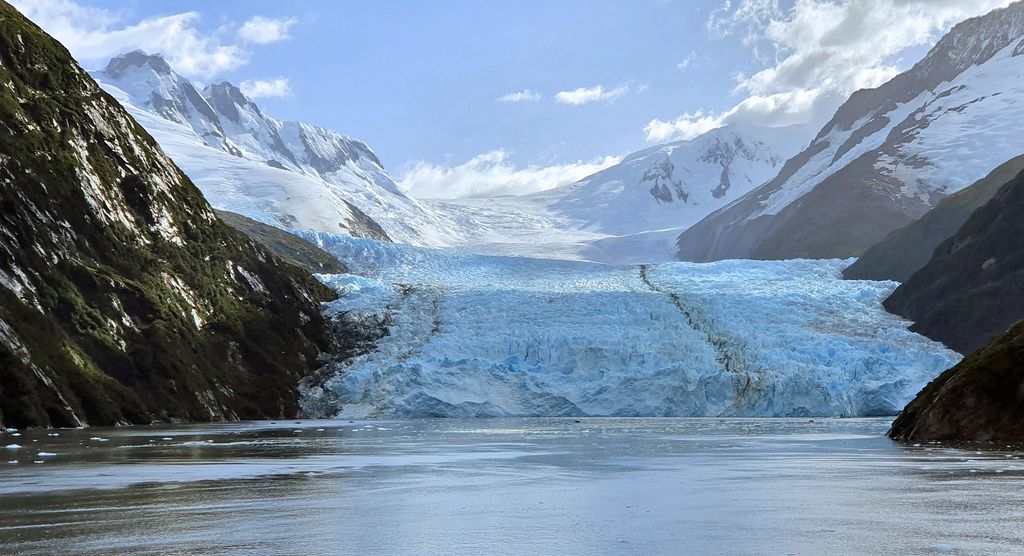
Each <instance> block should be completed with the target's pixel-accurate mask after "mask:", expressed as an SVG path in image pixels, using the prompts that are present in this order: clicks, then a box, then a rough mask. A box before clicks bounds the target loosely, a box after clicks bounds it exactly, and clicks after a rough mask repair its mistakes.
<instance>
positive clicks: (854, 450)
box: [0, 418, 1024, 554]
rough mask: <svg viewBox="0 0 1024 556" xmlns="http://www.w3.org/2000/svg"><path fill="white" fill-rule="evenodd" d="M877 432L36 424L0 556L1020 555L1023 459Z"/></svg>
mask: <svg viewBox="0 0 1024 556" xmlns="http://www.w3.org/2000/svg"><path fill="white" fill-rule="evenodd" d="M887 426H888V422H887V421H886V420H877V419H854V420H829V419H825V420H814V421H810V420H804V419H610V418H609V419H583V420H581V421H579V422H577V421H575V420H572V419H493V420H455V419H452V420H420V421H373V422H364V421H302V422H291V421H288V422H277V423H269V422H262V423H233V424H219V425H190V426H178V427H169V426H163V427H133V428H124V429H88V430H68V431H59V436H48V434H47V433H46V432H45V431H29V432H23V433H22V436H20V437H16V440H17V444H19V445H20V446H22V447H21V448H20V449H10V450H6V451H7V452H8V453H6V454H4V455H5V456H6V458H5V461H15V462H17V463H9V464H6V465H5V466H4V467H2V468H0V502H2V503H0V549H2V550H0V552H4V553H7V552H12V553H37V554H55V553H91V554H110V553H124V552H130V553H154V554H165V553H169V552H170V553H173V552H199V553H239V552H241V553H246V552H257V553H280V554H295V553H360V554H362V553H418V554H432V553H433V554H451V553H466V554H470V553H472V554H480V553H488V554H492V553H508V554H512V553H516V554H521V553H524V552H532V553H567V554H577V553H609V552H610V553H637V554H652V553H654V554H657V553H710V552H713V553H717V554H731V553H735V554H750V553H832V554H836V553H851V554H862V553H866V552H886V553H892V552H898V553H910V554H913V553H934V552H935V551H946V550H949V551H954V552H964V553H992V552H1004V553H1005V552H1013V551H1014V550H1017V549H1019V548H1020V547H1024V531H1022V530H1021V528H1020V527H1019V525H1018V524H1019V523H1021V522H1024V483H1022V482H1021V478H1024V462H1022V460H1021V459H1020V451H1019V450H1017V449H1015V448H1013V447H986V449H984V450H981V449H976V448H972V449H949V448H942V447H938V446H932V445H924V446H903V445H899V444H895V443H892V442H890V441H888V440H886V439H885V438H883V437H882V433H883V432H884V431H885V429H886V427H887ZM14 439H15V437H9V434H8V435H4V438H2V439H0V445H6V444H11V443H14V442H13V440H14ZM40 453H51V454H55V455H53V456H40ZM35 461H43V463H38V464H37V463H34V462H35Z"/></svg>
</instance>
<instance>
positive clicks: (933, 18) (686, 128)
mask: <svg viewBox="0 0 1024 556" xmlns="http://www.w3.org/2000/svg"><path fill="white" fill-rule="evenodd" d="M1009 3H1010V2H1009V0H796V2H795V3H794V5H793V6H792V8H790V9H789V10H783V9H782V8H781V7H780V5H779V2H778V0H739V1H736V2H731V1H725V2H723V3H722V4H721V5H720V6H719V7H718V8H716V9H715V10H713V11H712V13H711V15H710V17H709V19H708V23H707V29H708V32H709V33H710V34H711V35H712V36H714V37H718V38H723V37H730V36H736V37H738V38H739V40H740V41H741V42H742V43H743V44H744V45H746V46H748V47H750V48H751V53H752V56H753V58H754V60H755V61H758V62H760V63H761V65H762V66H763V67H762V68H761V69H760V70H758V71H756V72H754V73H753V74H751V75H742V74H741V75H738V76H737V78H736V79H737V83H736V88H735V90H734V93H735V94H737V95H743V96H742V99H741V100H740V101H738V102H737V103H736V104H735V105H734V106H732V107H731V108H729V109H727V110H724V111H721V112H719V113H713V114H710V113H706V112H703V113H702V112H697V113H693V114H683V115H682V116H680V117H678V118H675V119H671V120H667V121H665V120H659V119H656V120H652V121H651V122H650V123H648V124H647V126H646V127H645V128H644V132H645V135H646V136H647V139H648V140H649V141H665V140H668V139H671V138H676V137H687V136H692V135H691V134H692V133H695V132H696V131H698V130H700V129H704V128H706V127H708V126H709V125H713V126H715V127H718V126H721V125H725V124H727V123H731V122H744V123H751V124H756V125H768V126H781V125H790V124H802V123H811V122H815V123H824V120H825V119H827V118H829V117H830V116H831V115H832V113H833V112H834V111H835V109H836V108H838V106H839V105H840V104H841V103H842V102H843V101H845V100H846V99H847V98H848V97H849V95H850V94H851V93H852V92H853V91H856V90H857V89H862V88H867V87H877V86H878V85H881V84H882V83H884V82H885V81H887V80H889V79H891V78H892V77H893V76H895V75H896V74H897V73H899V71H900V69H901V66H904V64H902V63H901V62H902V61H901V60H900V58H899V56H900V54H901V53H903V52H904V51H905V50H907V49H908V48H912V47H916V46H922V45H927V44H929V43H931V42H933V41H935V40H936V39H937V38H938V36H939V35H941V34H942V33H944V32H945V31H947V30H948V29H949V27H951V26H952V25H953V24H955V23H957V22H959V21H961V20H963V19H966V18H967V17H971V16H975V15H980V14H983V13H986V12H988V11H990V10H992V9H994V8H997V7H1001V6H1005V5H1007V4H1009Z"/></svg>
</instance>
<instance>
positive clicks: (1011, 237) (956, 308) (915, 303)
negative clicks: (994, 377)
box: [885, 174, 1024, 353]
mask: <svg viewBox="0 0 1024 556" xmlns="http://www.w3.org/2000/svg"><path fill="white" fill-rule="evenodd" d="M1021 215H1024V174H1018V175H1017V177H1015V178H1014V179H1013V180H1011V181H1010V182H1009V183H1007V184H1006V185H1004V186H1003V188H1002V189H1000V190H999V192H998V193H997V194H996V196H995V197H993V198H992V200H990V201H989V202H988V203H986V204H985V205H984V206H983V207H981V208H979V209H978V210H976V211H975V212H974V214H972V215H971V217H970V218H969V219H968V220H967V222H966V223H964V225H963V226H962V227H961V228H960V230H958V231H957V233H956V234H954V235H953V236H951V237H949V238H948V239H947V240H946V241H944V242H943V243H942V244H941V245H939V247H938V248H937V249H936V250H935V253H934V255H933V256H932V259H931V260H930V261H929V262H928V264H927V265H925V266H924V268H922V269H921V270H918V271H917V272H915V273H914V275H913V276H911V277H910V279H908V280H907V281H906V282H904V283H903V284H902V285H900V287H898V288H896V291H894V292H893V293H892V295H891V296H889V298H888V299H886V300H885V308H886V309H887V310H888V311H889V312H891V313H896V314H898V315H902V316H904V317H906V318H908V319H910V320H913V321H914V322H915V324H914V326H912V327H911V330H914V331H915V332H919V333H921V334H924V335H925V336H928V337H929V338H931V339H933V340H938V341H940V342H942V343H944V344H946V345H947V346H949V347H951V348H953V349H955V350H957V351H959V352H960V353H970V352H972V351H974V350H976V349H978V348H980V347H981V346H984V345H985V344H987V343H988V342H989V340H991V339H992V338H993V337H995V336H996V335H998V334H1002V333H1003V332H1005V331H1006V329H1007V328H1009V327H1010V326H1011V325H1013V324H1014V323H1016V322H1017V321H1019V320H1021V319H1022V318H1024V242H1022V241H1021V238H1022V237H1024V218H1022V217H1021Z"/></svg>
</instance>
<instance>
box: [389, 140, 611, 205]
mask: <svg viewBox="0 0 1024 556" xmlns="http://www.w3.org/2000/svg"><path fill="white" fill-rule="evenodd" d="M620 160H622V159H621V157H614V156H606V157H604V158H602V159H599V160H592V161H589V162H584V161H577V162H573V163H569V164H560V165H554V166H526V167H523V168H517V167H516V166H515V165H514V164H512V162H511V161H510V160H509V153H508V152H507V151H505V150H501V149H499V150H494V151H491V152H488V153H484V154H481V155H478V156H475V157H473V158H471V159H470V160H468V161H467V162H465V163H463V164H459V165H458V166H439V165H434V164H429V163H426V162H418V163H416V164H414V165H413V166H412V167H411V168H409V169H408V170H407V171H406V172H405V173H404V174H403V175H402V178H401V179H400V180H399V181H400V183H401V184H402V186H403V187H404V188H405V189H406V190H408V191H410V192H412V194H413V195H415V196H417V197H420V198H424V199H457V198H463V197H490V196H495V195H525V194H527V193H536V192H538V191H546V190H548V189H553V188H555V187H558V186H560V185H567V184H570V183H573V182H576V181H579V180H581V179H583V178H585V177H587V176H589V175H590V174H593V173H594V172H598V171H600V170H603V169H605V168H607V167H609V166H612V165H614V164H617V163H618V162H619V161H620Z"/></svg>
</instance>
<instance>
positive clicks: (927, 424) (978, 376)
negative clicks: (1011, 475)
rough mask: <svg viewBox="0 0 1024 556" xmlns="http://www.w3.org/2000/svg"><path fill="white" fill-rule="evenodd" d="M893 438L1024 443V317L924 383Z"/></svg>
mask: <svg viewBox="0 0 1024 556" xmlns="http://www.w3.org/2000/svg"><path fill="white" fill-rule="evenodd" d="M889 436H891V437H892V438H894V439H896V440H902V441H909V442H920V441H930V440H941V441H996V440H999V441H1018V442H1019V441H1024V321H1022V322H1020V323H1018V324H1017V325H1015V326H1014V327H1013V328H1011V329H1010V331H1009V332H1007V333H1006V334H1003V335H1002V336H1000V337H998V338H996V339H995V340H993V341H992V342H991V343H990V344H988V345H987V346H985V347H984V348H982V349H980V350H978V351H977V352H975V353H973V354H971V355H969V356H967V357H966V358H965V359H964V360H963V361H961V362H960V364H959V365H957V366H956V367H953V368H952V369H950V370H948V371H946V372H944V373H942V374H941V375H939V377H938V378H937V379H935V380H934V381H932V382H931V384H929V385H928V386H926V387H925V389H924V390H922V391H921V393H920V394H918V395H917V397H916V398H915V399H914V401H912V402H910V404H909V405H908V406H907V407H906V409H904V410H903V413H901V414H900V416H899V417H898V418H897V419H896V421H895V422H894V423H893V425H892V429H891V430H890V431H889Z"/></svg>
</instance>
